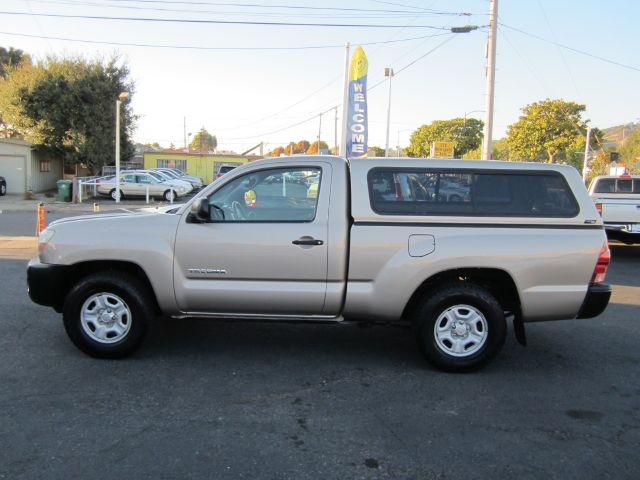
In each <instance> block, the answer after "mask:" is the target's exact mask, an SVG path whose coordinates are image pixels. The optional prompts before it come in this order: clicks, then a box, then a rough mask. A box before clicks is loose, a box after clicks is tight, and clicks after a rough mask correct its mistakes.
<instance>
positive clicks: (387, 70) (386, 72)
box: [384, 67, 393, 157]
mask: <svg viewBox="0 0 640 480" xmlns="http://www.w3.org/2000/svg"><path fill="white" fill-rule="evenodd" d="M384 76H385V77H389V101H388V103H387V141H386V143H385V147H384V156H385V157H388V156H389V127H390V123H391V79H392V78H393V68H390V67H387V68H385V69H384Z"/></svg>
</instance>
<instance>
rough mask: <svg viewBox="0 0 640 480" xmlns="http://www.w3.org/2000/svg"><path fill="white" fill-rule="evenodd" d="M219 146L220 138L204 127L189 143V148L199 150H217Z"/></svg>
mask: <svg viewBox="0 0 640 480" xmlns="http://www.w3.org/2000/svg"><path fill="white" fill-rule="evenodd" d="M217 146H218V139H217V138H216V137H215V135H211V134H210V133H209V132H207V130H206V129H205V128H204V127H202V128H201V129H200V131H199V132H198V133H196V134H195V135H194V137H193V140H191V143H190V144H189V150H195V151H198V152H215V150H216V147H217Z"/></svg>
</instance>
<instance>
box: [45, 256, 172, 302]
mask: <svg viewBox="0 0 640 480" xmlns="http://www.w3.org/2000/svg"><path fill="white" fill-rule="evenodd" d="M98 272H122V273H127V274H129V275H131V276H133V277H134V278H136V279H137V280H139V281H140V282H141V284H142V285H143V286H144V288H145V289H147V290H148V291H149V294H150V295H151V297H152V299H153V305H151V308H152V309H153V310H154V312H156V313H158V314H159V313H160V306H159V304H158V300H157V296H156V292H155V290H154V289H153V285H152V284H151V281H150V280H149V277H148V276H147V274H146V272H145V271H144V269H143V268H142V267H141V266H140V265H138V264H137V263H134V262H129V261H119V260H91V261H86V262H80V263H75V264H73V265H70V266H69V270H68V275H67V280H66V283H65V285H64V287H63V289H62V292H61V293H62V295H61V299H60V305H56V306H55V309H56V311H58V312H61V311H62V307H63V305H64V301H65V299H66V297H67V294H68V293H69V291H70V290H71V288H73V286H74V285H75V284H76V283H77V282H78V281H79V280H80V279H81V278H83V277H86V276H88V275H92V274H94V273H98Z"/></svg>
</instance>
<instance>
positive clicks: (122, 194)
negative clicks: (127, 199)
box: [109, 188, 124, 200]
mask: <svg viewBox="0 0 640 480" xmlns="http://www.w3.org/2000/svg"><path fill="white" fill-rule="evenodd" d="M109 195H110V196H111V198H112V199H113V200H117V198H116V196H117V191H116V189H115V188H113V189H111V191H110V192H109ZM123 198H124V193H122V190H120V200H122V199H123Z"/></svg>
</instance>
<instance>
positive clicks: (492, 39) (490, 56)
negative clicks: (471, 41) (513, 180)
mask: <svg viewBox="0 0 640 480" xmlns="http://www.w3.org/2000/svg"><path fill="white" fill-rule="evenodd" d="M497 29H498V0H491V3H490V5H489V38H488V40H487V71H486V76H487V103H486V108H485V110H486V112H487V113H486V116H485V121H484V135H483V142H482V160H491V149H492V143H493V142H492V135H493V91H494V88H495V83H496V78H495V77H496V33H497Z"/></svg>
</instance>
